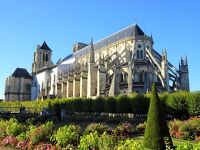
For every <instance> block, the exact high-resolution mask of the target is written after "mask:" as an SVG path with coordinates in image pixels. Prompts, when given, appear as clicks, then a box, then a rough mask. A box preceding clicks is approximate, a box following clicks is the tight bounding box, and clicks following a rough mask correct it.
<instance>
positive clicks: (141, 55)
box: [140, 50, 143, 59]
mask: <svg viewBox="0 0 200 150" xmlns="http://www.w3.org/2000/svg"><path fill="white" fill-rule="evenodd" d="M140 59H143V51H142V50H140Z"/></svg>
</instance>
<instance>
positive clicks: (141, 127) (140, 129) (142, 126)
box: [136, 122, 146, 133]
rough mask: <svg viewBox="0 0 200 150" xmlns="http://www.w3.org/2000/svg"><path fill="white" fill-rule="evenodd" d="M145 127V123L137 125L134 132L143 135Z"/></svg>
mask: <svg viewBox="0 0 200 150" xmlns="http://www.w3.org/2000/svg"><path fill="white" fill-rule="evenodd" d="M145 127H146V122H144V123H140V124H138V125H137V126H136V132H137V133H144V130H145Z"/></svg>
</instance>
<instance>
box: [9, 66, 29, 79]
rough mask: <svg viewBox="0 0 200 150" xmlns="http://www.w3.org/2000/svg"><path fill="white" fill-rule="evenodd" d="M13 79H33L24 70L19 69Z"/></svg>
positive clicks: (14, 73)
mask: <svg viewBox="0 0 200 150" xmlns="http://www.w3.org/2000/svg"><path fill="white" fill-rule="evenodd" d="M12 76H13V77H17V78H22V77H23V78H26V79H32V76H31V75H30V74H29V73H28V71H27V70H26V69H24V68H17V69H16V70H15V71H14V72H13V74H12Z"/></svg>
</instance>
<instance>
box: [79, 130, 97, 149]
mask: <svg viewBox="0 0 200 150" xmlns="http://www.w3.org/2000/svg"><path fill="white" fill-rule="evenodd" d="M99 141H100V138H99V134H98V133H97V132H91V133H89V134H84V135H83V136H82V137H81V139H80V145H79V146H78V148H79V149H80V150H92V149H94V150H95V149H99Z"/></svg>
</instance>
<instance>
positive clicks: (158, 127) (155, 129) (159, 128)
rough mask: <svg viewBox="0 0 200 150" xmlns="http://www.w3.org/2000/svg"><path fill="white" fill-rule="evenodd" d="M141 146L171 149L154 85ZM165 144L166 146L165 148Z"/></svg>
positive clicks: (157, 149) (167, 129)
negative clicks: (167, 147)
mask: <svg viewBox="0 0 200 150" xmlns="http://www.w3.org/2000/svg"><path fill="white" fill-rule="evenodd" d="M143 144H144V147H145V148H148V149H154V150H165V149H166V146H167V145H168V146H169V147H171V148H172V147H173V143H172V140H171V137H170V134H169V128H168V126H167V122H166V120H165V115H164V111H163V108H162V105H161V103H160V100H159V97H158V94H157V89H156V85H155V83H153V86H152V93H151V101H150V106H149V111H148V118H147V124H146V128H145V133H144V141H143ZM165 144H167V145H166V146H165Z"/></svg>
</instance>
